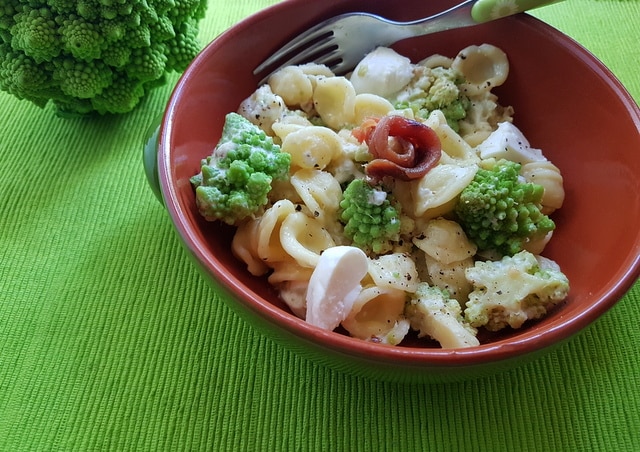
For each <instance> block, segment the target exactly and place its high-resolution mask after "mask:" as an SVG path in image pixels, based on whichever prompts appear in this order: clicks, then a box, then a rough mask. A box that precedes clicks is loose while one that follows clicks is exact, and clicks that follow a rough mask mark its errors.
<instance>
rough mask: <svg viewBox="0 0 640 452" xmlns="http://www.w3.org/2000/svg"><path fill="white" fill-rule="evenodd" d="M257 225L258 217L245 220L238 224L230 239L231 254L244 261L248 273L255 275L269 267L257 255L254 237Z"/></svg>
mask: <svg viewBox="0 0 640 452" xmlns="http://www.w3.org/2000/svg"><path fill="white" fill-rule="evenodd" d="M259 226H260V220H259V219H255V220H251V221H247V222H246V223H244V224H242V225H240V226H238V229H237V230H236V233H235V234H234V236H233V240H232V241H231V252H232V253H233V255H234V256H236V258H238V259H240V260H241V261H242V262H244V263H245V264H246V265H247V270H249V273H251V274H252V275H255V276H261V275H264V274H265V273H267V272H268V271H269V267H268V266H267V265H266V264H265V263H264V262H263V261H262V259H260V256H258V251H257V249H258V246H257V243H256V238H257V230H258V228H259Z"/></svg>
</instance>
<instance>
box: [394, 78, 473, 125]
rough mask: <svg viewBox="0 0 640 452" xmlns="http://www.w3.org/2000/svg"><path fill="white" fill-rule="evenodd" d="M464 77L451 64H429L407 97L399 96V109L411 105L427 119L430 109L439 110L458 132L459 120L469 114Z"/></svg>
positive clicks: (411, 107)
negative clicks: (432, 65) (435, 65)
mask: <svg viewBox="0 0 640 452" xmlns="http://www.w3.org/2000/svg"><path fill="white" fill-rule="evenodd" d="M463 82H464V78H463V77H462V76H461V75H460V74H458V73H457V72H456V71H455V70H453V69H450V68H442V67H436V68H426V69H425V72H424V74H423V75H422V77H420V78H418V79H417V80H416V81H415V82H414V84H415V86H414V87H413V89H411V90H409V92H411V93H412V94H411V96H410V97H409V98H408V99H402V100H398V101H397V102H396V103H395V104H396V105H395V107H396V108H398V109H403V108H410V109H411V110H413V113H414V115H415V116H416V117H418V118H422V119H427V118H428V117H429V115H430V114H431V112H433V111H434V110H440V111H442V113H443V114H444V117H445V118H446V120H447V124H448V125H449V126H450V127H451V128H452V129H453V130H455V131H456V132H457V131H459V130H460V126H459V124H458V121H460V120H461V119H464V118H466V116H467V110H468V109H469V106H470V105H471V102H470V100H469V98H468V97H467V96H465V95H464V94H463V93H462V92H461V90H460V85H461V84H462V83H463Z"/></svg>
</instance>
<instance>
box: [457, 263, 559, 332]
mask: <svg viewBox="0 0 640 452" xmlns="http://www.w3.org/2000/svg"><path fill="white" fill-rule="evenodd" d="M465 273H466V277H467V279H468V280H469V281H470V282H471V283H472V284H473V291H472V292H471V293H470V294H469V301H467V303H466V308H465V310H464V316H465V319H466V320H467V321H468V322H469V323H470V324H471V325H472V326H474V327H485V328H486V329H487V330H489V331H497V330H500V329H502V328H505V327H507V326H510V327H512V328H519V327H521V326H522V324H523V323H524V322H525V321H526V320H530V319H538V318H540V317H542V316H544V315H545V314H546V313H547V312H548V311H549V309H550V308H551V307H553V306H555V305H557V304H558V303H560V302H561V301H563V300H564V299H565V298H566V297H567V295H568V293H569V280H568V279H567V277H566V276H565V275H564V274H563V273H562V271H561V270H560V267H559V266H558V265H557V264H556V263H555V262H554V261H552V260H550V259H547V258H544V257H541V256H534V255H533V254H531V253H530V252H528V251H521V252H519V253H517V254H515V255H514V256H505V257H503V258H502V259H501V260H499V261H486V262H482V261H479V262H476V264H475V265H474V266H473V267H470V268H468V269H467V270H466V272H465Z"/></svg>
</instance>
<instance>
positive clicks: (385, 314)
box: [342, 286, 409, 345]
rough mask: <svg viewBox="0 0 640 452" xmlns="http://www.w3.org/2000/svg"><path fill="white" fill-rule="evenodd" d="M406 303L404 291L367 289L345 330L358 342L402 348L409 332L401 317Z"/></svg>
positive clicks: (343, 324)
mask: <svg viewBox="0 0 640 452" xmlns="http://www.w3.org/2000/svg"><path fill="white" fill-rule="evenodd" d="M405 302H406V295H405V292H404V291H403V290H399V289H393V288H389V287H386V288H383V287H379V286H369V287H365V288H363V289H362V291H361V292H360V295H359V296H358V298H357V299H356V301H355V302H354V305H353V307H352V309H351V312H350V314H349V316H348V317H347V318H346V319H345V320H344V321H343V322H342V326H344V328H345V329H346V330H347V331H348V332H349V334H350V335H351V336H353V337H357V338H359V339H363V340H372V341H376V342H381V343H386V344H390V345H396V344H399V343H400V342H401V341H402V339H403V338H404V337H405V335H406V334H407V333H408V332H409V323H408V322H407V320H406V319H405V318H404V317H403V315H402V314H403V311H404V305H405Z"/></svg>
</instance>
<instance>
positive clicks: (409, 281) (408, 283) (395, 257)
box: [369, 253, 418, 293]
mask: <svg viewBox="0 0 640 452" xmlns="http://www.w3.org/2000/svg"><path fill="white" fill-rule="evenodd" d="M369 276H370V277H371V278H372V280H373V282H374V283H375V284H376V286H378V287H383V288H392V289H398V290H404V291H405V292H409V293H412V292H415V289H416V286H417V285H418V271H417V270H416V265H415V262H414V261H413V260H412V259H411V257H410V256H409V255H407V254H404V253H392V254H386V255H384V256H380V257H378V258H377V259H372V260H371V262H370V264H369Z"/></svg>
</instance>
